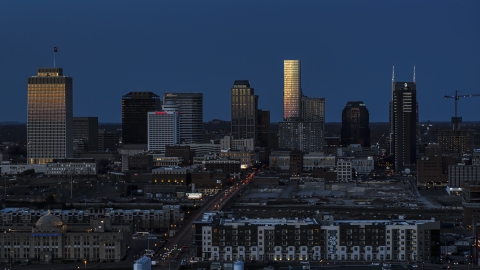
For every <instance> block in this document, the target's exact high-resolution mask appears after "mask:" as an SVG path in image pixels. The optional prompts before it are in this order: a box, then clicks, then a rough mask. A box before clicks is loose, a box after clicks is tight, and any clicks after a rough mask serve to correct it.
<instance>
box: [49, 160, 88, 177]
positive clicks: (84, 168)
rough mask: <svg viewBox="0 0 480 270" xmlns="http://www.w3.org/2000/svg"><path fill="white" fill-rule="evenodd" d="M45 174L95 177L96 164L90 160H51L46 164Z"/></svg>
mask: <svg viewBox="0 0 480 270" xmlns="http://www.w3.org/2000/svg"><path fill="white" fill-rule="evenodd" d="M47 174H48V175H52V176H53V175H55V176H63V175H97V162H96V161H95V159H91V158H65V159H53V161H52V162H50V163H47Z"/></svg>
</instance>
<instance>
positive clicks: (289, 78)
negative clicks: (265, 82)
mask: <svg viewBox="0 0 480 270" xmlns="http://www.w3.org/2000/svg"><path fill="white" fill-rule="evenodd" d="M301 99H302V86H301V70H300V60H284V61H283V119H284V120H287V119H295V118H299V117H301Z"/></svg>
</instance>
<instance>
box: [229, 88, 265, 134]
mask: <svg viewBox="0 0 480 270" xmlns="http://www.w3.org/2000/svg"><path fill="white" fill-rule="evenodd" d="M231 97H232V100H231V101H232V103H231V105H232V114H231V117H232V121H231V125H232V136H233V138H234V139H254V140H256V139H257V111H258V96H257V95H255V92H254V89H253V88H252V87H250V82H249V81H247V80H237V81H235V82H234V83H233V86H232V89H231Z"/></svg>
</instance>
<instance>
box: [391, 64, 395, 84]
mask: <svg viewBox="0 0 480 270" xmlns="http://www.w3.org/2000/svg"><path fill="white" fill-rule="evenodd" d="M394 81H395V66H392V82H394Z"/></svg>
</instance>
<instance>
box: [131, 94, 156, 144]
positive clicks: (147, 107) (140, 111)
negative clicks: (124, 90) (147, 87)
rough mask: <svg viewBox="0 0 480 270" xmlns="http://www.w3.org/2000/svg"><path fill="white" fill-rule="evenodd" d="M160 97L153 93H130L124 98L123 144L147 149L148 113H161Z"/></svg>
mask: <svg viewBox="0 0 480 270" xmlns="http://www.w3.org/2000/svg"><path fill="white" fill-rule="evenodd" d="M160 106H161V100H160V97H159V96H158V95H156V94H154V93H152V92H130V93H128V94H126V95H124V96H123V97H122V143H123V144H124V145H138V146H139V147H140V148H147V144H148V115H147V114H148V113H149V112H154V111H159V110H160V108H161V107H160Z"/></svg>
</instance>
